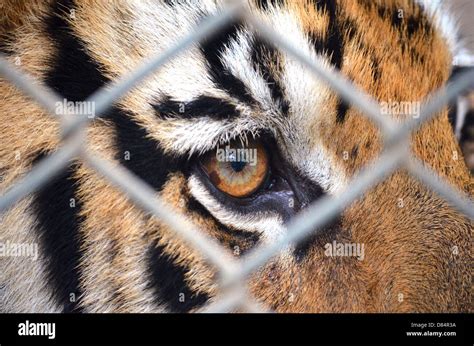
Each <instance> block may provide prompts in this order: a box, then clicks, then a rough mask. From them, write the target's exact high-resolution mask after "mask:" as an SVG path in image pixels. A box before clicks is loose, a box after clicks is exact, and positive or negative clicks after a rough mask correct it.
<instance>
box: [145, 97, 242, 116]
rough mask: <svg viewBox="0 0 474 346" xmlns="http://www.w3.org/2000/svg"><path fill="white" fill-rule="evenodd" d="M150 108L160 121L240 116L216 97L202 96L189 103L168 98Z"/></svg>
mask: <svg viewBox="0 0 474 346" xmlns="http://www.w3.org/2000/svg"><path fill="white" fill-rule="evenodd" d="M152 107H153V108H154V109H155V110H156V111H157V115H158V116H159V117H160V118H162V119H164V118H166V117H173V118H186V119H190V118H198V117H210V118H211V119H214V120H224V119H232V118H237V117H238V116H239V115H240V112H239V111H238V110H237V109H236V107H235V105H233V104H232V103H229V102H228V101H226V100H223V99H219V98H217V97H211V96H203V95H202V96H199V97H198V98H197V99H195V100H193V101H190V102H178V101H174V100H172V99H171V97H169V96H168V97H165V98H164V100H163V101H160V102H159V103H158V104H154V105H152Z"/></svg>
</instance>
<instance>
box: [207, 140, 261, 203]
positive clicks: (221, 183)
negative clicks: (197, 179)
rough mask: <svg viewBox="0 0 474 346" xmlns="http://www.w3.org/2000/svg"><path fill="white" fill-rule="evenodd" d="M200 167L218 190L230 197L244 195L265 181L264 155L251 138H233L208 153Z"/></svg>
mask: <svg viewBox="0 0 474 346" xmlns="http://www.w3.org/2000/svg"><path fill="white" fill-rule="evenodd" d="M202 166H203V167H204V169H205V171H206V172H207V175H208V176H209V179H210V180H211V182H212V183H213V184H214V185H215V186H216V187H217V188H218V189H219V190H221V191H223V192H225V193H227V194H228V195H230V196H233V197H247V196H249V195H251V194H252V193H254V192H255V191H256V190H258V188H259V187H260V186H261V185H262V184H263V183H264V182H265V178H266V176H267V172H268V156H267V153H266V151H265V148H264V147H263V145H262V144H261V143H259V142H257V141H255V140H248V141H247V143H242V141H240V140H234V141H232V142H230V143H229V144H227V145H224V146H221V147H218V148H217V149H216V150H213V151H211V152H210V153H208V154H207V155H206V156H205V158H204V160H203V162H202Z"/></svg>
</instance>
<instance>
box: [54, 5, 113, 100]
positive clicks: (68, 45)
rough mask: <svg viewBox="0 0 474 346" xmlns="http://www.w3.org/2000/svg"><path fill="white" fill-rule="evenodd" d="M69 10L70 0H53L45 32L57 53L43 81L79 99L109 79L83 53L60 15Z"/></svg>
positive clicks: (83, 46) (66, 95)
mask: <svg viewBox="0 0 474 346" xmlns="http://www.w3.org/2000/svg"><path fill="white" fill-rule="evenodd" d="M71 9H74V3H73V1H72V0H65V1H56V3H55V5H54V7H53V9H52V13H53V15H52V16H51V17H50V18H49V19H48V20H47V23H46V31H47V34H48V35H49V36H50V37H51V38H52V39H53V41H54V42H55V44H56V46H57V56H56V57H55V59H54V62H53V68H52V70H51V71H50V72H49V73H48V74H47V76H46V77H45V83H46V84H47V85H48V86H49V87H51V88H53V89H54V90H55V91H56V92H58V93H59V94H61V95H63V96H64V97H65V98H66V99H67V100H69V101H82V100H85V99H86V98H87V97H88V96H89V95H90V94H92V93H93V92H94V91H96V90H97V89H99V88H100V87H102V86H103V85H104V84H105V83H106V82H107V81H108V80H107V78H105V77H104V75H103V74H101V73H100V72H99V71H100V69H99V65H98V64H97V63H96V62H95V61H94V60H93V59H92V58H91V57H90V56H89V55H88V54H87V53H86V50H85V45H84V43H83V42H82V41H81V40H80V39H78V38H77V37H76V36H75V35H74V34H73V31H72V29H71V28H70V26H69V24H68V22H67V21H66V20H64V19H63V18H61V16H64V15H67V13H68V11H69V10H71Z"/></svg>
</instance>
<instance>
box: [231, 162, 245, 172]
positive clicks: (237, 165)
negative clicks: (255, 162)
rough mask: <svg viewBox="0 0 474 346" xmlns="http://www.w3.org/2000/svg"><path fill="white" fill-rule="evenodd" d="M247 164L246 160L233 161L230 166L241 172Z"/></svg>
mask: <svg viewBox="0 0 474 346" xmlns="http://www.w3.org/2000/svg"><path fill="white" fill-rule="evenodd" d="M246 165H247V162H245V161H232V162H231V163H230V166H231V167H232V169H233V170H234V171H236V172H240V171H241V170H243V169H244V168H245V166H246Z"/></svg>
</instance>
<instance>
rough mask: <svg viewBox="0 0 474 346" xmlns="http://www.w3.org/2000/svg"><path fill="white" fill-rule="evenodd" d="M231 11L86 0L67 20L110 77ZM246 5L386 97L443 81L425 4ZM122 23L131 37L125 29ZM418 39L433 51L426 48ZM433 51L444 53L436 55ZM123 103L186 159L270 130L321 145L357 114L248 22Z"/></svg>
mask: <svg viewBox="0 0 474 346" xmlns="http://www.w3.org/2000/svg"><path fill="white" fill-rule="evenodd" d="M222 4H223V3H221V2H213V1H167V2H155V1H139V2H135V1H129V2H119V3H107V4H104V3H100V4H99V2H97V3H94V5H92V6H91V4H90V3H88V2H87V3H86V2H82V1H78V2H75V5H74V7H75V8H76V9H77V13H76V16H75V19H74V20H71V21H70V23H71V25H72V27H73V28H74V31H76V32H77V34H78V36H79V37H81V39H82V40H84V43H85V45H86V48H87V50H88V51H89V54H90V55H91V56H92V57H93V58H94V60H95V61H97V62H98V63H99V65H100V66H101V68H102V69H103V72H104V73H105V74H106V75H107V77H109V78H110V79H113V78H116V77H117V76H120V75H124V74H126V73H130V72H131V71H133V70H134V69H135V68H136V67H137V64H139V63H140V62H141V61H143V60H144V59H146V58H147V57H149V56H152V55H154V54H156V53H157V52H161V51H164V50H166V49H167V48H169V47H170V46H172V45H173V44H174V43H175V42H176V41H178V40H179V38H180V37H185V36H186V35H187V34H188V33H189V32H190V31H192V30H194V28H195V26H197V25H198V24H199V23H200V22H201V21H202V20H203V19H204V18H205V17H207V16H210V15H214V14H216V13H218V12H219V11H220V7H221V6H222ZM248 6H249V7H250V9H251V12H252V13H253V14H254V15H255V16H257V17H258V19H259V20H261V21H263V22H264V23H266V24H267V25H269V26H271V27H272V29H273V30H274V31H275V34H276V35H278V36H280V37H283V38H284V39H286V40H287V41H288V42H290V43H292V44H293V45H294V46H296V47H297V48H298V49H299V50H300V51H302V53H304V54H305V55H307V56H309V57H311V58H312V59H313V60H317V59H319V61H320V62H321V63H322V64H324V65H325V66H326V67H327V68H330V69H336V70H339V71H340V72H341V73H342V74H344V75H346V77H347V78H349V79H350V80H351V81H352V82H353V83H354V84H355V85H356V86H357V87H359V88H362V89H363V90H364V91H365V92H367V93H369V94H371V95H372V96H374V97H375V98H377V99H390V98H392V99H401V100H409V99H410V100H411V99H412V98H413V97H416V98H422V97H423V96H424V95H426V94H428V93H429V91H431V90H432V89H434V88H435V87H436V86H439V85H441V84H442V82H443V81H444V80H445V79H446V76H447V73H448V69H447V68H446V66H447V65H448V63H449V56H448V53H443V52H446V51H447V50H446V49H445V48H446V47H444V46H443V45H444V42H443V41H442V40H441V39H440V38H439V37H438V36H437V35H436V31H435V30H433V27H432V26H431V24H430V23H429V21H428V18H427V17H426V15H425V14H423V11H422V8H421V6H420V5H418V3H417V2H414V1H404V0H389V1H374V2H372V1H365V0H358V1H349V2H347V1H250V2H249V3H248ZM117 16H118V17H119V18H121V19H122V21H123V24H127V23H128V24H130V25H127V27H130V28H131V30H122V29H121V24H119V25H117V21H116V18H117ZM387 37H390V38H391V39H390V40H387V39H386V38H387ZM420 39H423V40H424V41H425V42H426V44H423V45H417V43H416V42H419V40H420ZM433 50H436V51H438V52H440V53H438V54H436V55H435V54H431V53H432V51H433ZM421 66H431V67H430V68H433V71H434V73H431V74H430V77H429V78H428V79H429V80H427V78H426V77H424V78H420V73H423V71H424V70H425V68H420V67H421ZM408 72H413V73H408ZM401 76H404V77H403V78H402V77H401ZM122 104H123V107H124V108H126V109H128V110H129V111H130V112H131V113H132V114H139V115H140V122H141V123H143V124H144V125H146V126H147V128H148V129H149V131H150V132H151V136H153V137H155V138H156V139H158V140H159V141H160V142H161V143H163V146H164V148H165V149H166V150H169V151H178V152H181V153H184V152H191V151H201V152H202V151H205V150H207V149H209V148H210V147H212V146H214V145H215V144H216V143H217V142H219V141H225V140H228V139H229V138H233V137H235V136H237V135H239V134H241V133H242V132H250V133H258V131H259V130H262V129H270V130H271V131H273V132H275V133H279V134H280V135H282V140H284V141H285V140H288V141H290V140H292V139H291V138H290V137H292V138H293V140H294V139H295V138H296V139H298V140H299V141H303V142H306V143H309V145H313V146H314V145H317V144H319V140H316V138H319V137H322V136H317V134H318V131H319V130H318V129H320V128H328V127H333V126H338V125H342V124H343V123H344V121H345V119H346V118H347V117H348V116H350V114H351V110H350V108H349V107H348V106H347V105H345V104H344V103H342V102H341V100H339V99H338V97H337V94H336V93H335V92H334V91H332V90H331V89H330V88H328V87H327V85H325V84H324V83H322V82H321V81H320V80H318V79H317V77H316V76H314V75H312V74H311V73H308V70H307V69H306V68H304V67H303V65H302V64H301V63H300V62H299V61H297V60H296V59H295V58H294V57H293V56H291V55H290V54H288V53H287V52H285V51H282V50H280V49H277V48H275V47H274V46H273V45H272V44H270V43H268V42H266V41H265V40H263V39H261V38H260V37H259V36H258V35H256V34H255V33H253V32H252V31H251V30H250V28H249V27H247V26H246V25H245V23H243V22H240V21H233V22H231V23H228V24H227V25H226V26H224V27H223V28H222V29H221V30H220V31H219V32H218V33H216V34H215V35H214V36H212V37H211V38H207V39H206V40H204V41H203V42H201V43H195V44H193V45H192V46H190V48H189V49H187V50H185V51H184V52H183V53H181V54H180V55H178V56H176V57H174V58H173V59H171V61H169V62H168V63H166V64H165V65H164V66H163V67H161V68H160V69H159V70H158V71H157V72H156V73H154V74H153V76H152V77H151V78H148V79H147V80H146V82H144V83H142V84H141V85H140V86H139V87H138V88H136V89H135V90H133V91H132V92H130V93H129V95H128V97H126V98H125V99H124V100H123V102H122ZM352 113H353V112H352ZM297 132H300V134H298V133H297ZM183 133H189V134H190V135H189V136H184V137H183V136H182V134H183ZM290 134H291V135H290ZM286 137H288V139H286ZM186 138H188V140H186ZM293 144H297V143H293Z"/></svg>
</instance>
